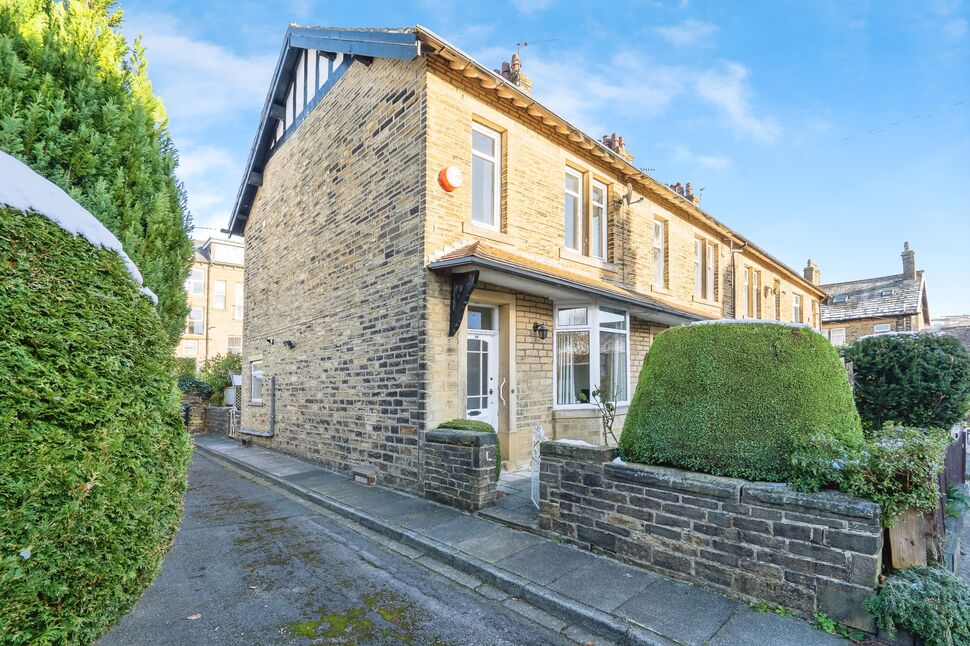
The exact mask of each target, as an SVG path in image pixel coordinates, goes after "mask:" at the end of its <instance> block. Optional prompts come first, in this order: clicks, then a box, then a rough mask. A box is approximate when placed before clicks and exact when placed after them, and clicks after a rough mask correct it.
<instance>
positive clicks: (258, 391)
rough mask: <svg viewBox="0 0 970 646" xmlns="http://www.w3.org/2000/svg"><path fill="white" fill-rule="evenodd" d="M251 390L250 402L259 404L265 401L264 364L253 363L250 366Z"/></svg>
mask: <svg viewBox="0 0 970 646" xmlns="http://www.w3.org/2000/svg"><path fill="white" fill-rule="evenodd" d="M249 372H250V377H251V379H250V389H249V401H251V402H255V403H259V402H261V401H263V362H262V361H253V362H252V363H251V364H249Z"/></svg>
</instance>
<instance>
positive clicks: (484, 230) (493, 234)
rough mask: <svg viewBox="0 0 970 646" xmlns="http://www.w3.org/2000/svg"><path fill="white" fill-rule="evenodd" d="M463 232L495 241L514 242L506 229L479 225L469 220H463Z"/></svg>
mask: <svg viewBox="0 0 970 646" xmlns="http://www.w3.org/2000/svg"><path fill="white" fill-rule="evenodd" d="M461 232H462V233H467V234H468V235H473V236H475V237H476V238H485V239H486V240H492V241H494V242H504V243H506V244H512V239H511V238H510V237H509V235H508V234H507V233H505V232H504V231H499V230H498V229H490V228H488V227H482V226H478V225H477V224H474V223H473V222H467V221H466V222H462V223H461Z"/></svg>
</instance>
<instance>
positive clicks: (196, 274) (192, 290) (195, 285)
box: [185, 267, 205, 296]
mask: <svg viewBox="0 0 970 646" xmlns="http://www.w3.org/2000/svg"><path fill="white" fill-rule="evenodd" d="M185 291H186V292H188V293H189V294H191V295H193V296H202V294H204V293H205V271H204V270H202V269H199V268H198V267H194V268H193V269H192V271H190V272H189V277H188V278H186V279H185Z"/></svg>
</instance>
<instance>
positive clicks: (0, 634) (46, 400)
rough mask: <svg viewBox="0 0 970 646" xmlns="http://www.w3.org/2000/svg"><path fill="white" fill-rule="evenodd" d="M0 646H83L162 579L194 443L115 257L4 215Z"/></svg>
mask: <svg viewBox="0 0 970 646" xmlns="http://www.w3.org/2000/svg"><path fill="white" fill-rule="evenodd" d="M0 259H2V261H0V327H2V329H3V333H2V334H0V375H3V377H2V378H0V402H3V403H2V405H0V428H2V429H3V430H2V433H0V642H3V643H4V644H89V643H91V642H93V641H95V640H96V639H97V638H98V637H99V636H100V635H101V634H102V633H103V632H104V631H105V630H107V628H108V627H109V626H111V624H113V623H114V622H115V621H116V620H117V619H118V617H120V616H121V615H123V614H124V613H125V612H127V611H128V610H129V609H130V608H131V607H132V605H133V604H134V602H135V601H136V600H137V599H138V597H139V596H140V595H141V593H142V592H143V591H144V590H145V588H146V587H147V586H148V584H149V583H151V581H152V579H154V578H155V575H156V574H157V573H158V570H159V567H160V566H161V562H162V557H163V556H164V555H165V552H166V551H167V550H168V547H169V545H170V544H171V540H172V536H173V535H174V533H175V530H176V529H177V528H178V524H179V520H180V518H181V513H182V493H183V491H184V490H185V470H186V464H187V462H188V458H189V455H190V447H189V442H188V435H187V434H186V432H185V429H184V428H183V426H182V420H181V416H180V414H179V397H178V392H177V391H176V389H175V384H174V380H173V374H174V371H175V366H174V364H173V361H172V352H171V346H170V345H169V344H168V340H167V337H166V335H165V330H164V328H163V325H162V322H161V320H160V318H159V316H158V313H157V312H156V311H155V308H154V307H153V306H152V303H151V301H149V300H148V299H147V298H145V297H144V296H142V295H141V294H139V293H138V290H137V288H136V286H135V284H134V282H133V281H132V278H131V276H130V275H129V274H128V272H127V271H126V270H125V268H124V266H123V265H122V263H121V260H120V259H119V258H118V256H117V255H116V254H114V253H113V252H110V251H106V250H103V249H100V248H96V247H93V246H92V245H91V244H90V243H88V241H87V240H85V239H84V238H81V237H74V236H72V235H70V234H68V233H66V232H65V231H63V230H62V229H61V228H60V227H58V226H57V225H55V224H53V223H51V222H50V221H49V220H48V219H47V218H45V217H42V216H40V215H37V214H32V213H30V214H28V213H22V212H20V211H15V210H11V209H6V208H0Z"/></svg>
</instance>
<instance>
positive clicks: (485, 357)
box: [465, 306, 499, 431]
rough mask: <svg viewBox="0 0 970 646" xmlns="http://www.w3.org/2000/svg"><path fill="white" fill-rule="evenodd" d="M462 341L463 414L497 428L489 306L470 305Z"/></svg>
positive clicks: (494, 339) (495, 357) (495, 337)
mask: <svg viewBox="0 0 970 646" xmlns="http://www.w3.org/2000/svg"><path fill="white" fill-rule="evenodd" d="M468 309H469V314H470V316H469V330H468V338H467V340H466V341H465V344H466V355H465V386H466V388H465V393H466V398H465V416H466V417H467V418H468V419H474V420H479V421H482V422H487V423H488V424H491V425H492V428H494V429H495V430H496V431H498V397H499V393H498V388H499V380H498V330H497V329H488V328H497V327H498V326H497V318H498V317H497V316H496V312H495V310H493V309H491V308H484V307H482V308H478V307H474V306H472V307H469V308H468Z"/></svg>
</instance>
